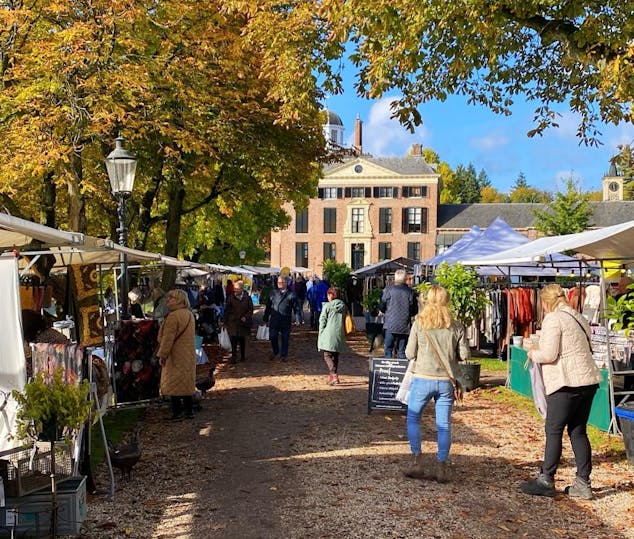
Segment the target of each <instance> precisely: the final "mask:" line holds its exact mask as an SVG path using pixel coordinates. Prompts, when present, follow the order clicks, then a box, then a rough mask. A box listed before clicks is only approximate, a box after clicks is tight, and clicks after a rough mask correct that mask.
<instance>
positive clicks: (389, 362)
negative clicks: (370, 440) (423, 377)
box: [368, 357, 409, 413]
mask: <svg viewBox="0 0 634 539" xmlns="http://www.w3.org/2000/svg"><path fill="white" fill-rule="evenodd" d="M408 363H409V361H408V360H407V359H390V358H388V357H371V358H370V378H369V384H368V413H370V412H371V411H372V410H397V411H401V410H402V411H405V409H406V408H407V406H406V405H405V404H402V403H400V402H398V401H397V400H394V397H396V393H397V392H398V388H399V386H400V385H401V381H402V380H403V376H404V375H405V371H406V370H407V365H408Z"/></svg>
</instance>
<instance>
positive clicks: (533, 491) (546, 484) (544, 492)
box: [520, 474, 555, 498]
mask: <svg viewBox="0 0 634 539" xmlns="http://www.w3.org/2000/svg"><path fill="white" fill-rule="evenodd" d="M520 490H521V491H522V492H523V493H524V494H530V495H531V496H548V497H549V498H552V497H553V496H554V495H555V482H554V481H553V480H552V478H550V477H549V476H547V475H545V474H539V475H538V476H537V477H536V478H535V479H531V480H530V481H524V482H523V483H522V484H521V485H520Z"/></svg>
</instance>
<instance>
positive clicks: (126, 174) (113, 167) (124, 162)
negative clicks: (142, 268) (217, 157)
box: [106, 136, 136, 318]
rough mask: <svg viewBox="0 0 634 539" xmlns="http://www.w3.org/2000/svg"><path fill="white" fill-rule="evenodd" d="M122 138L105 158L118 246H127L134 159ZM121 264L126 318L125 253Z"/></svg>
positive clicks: (123, 315) (126, 276) (122, 301)
mask: <svg viewBox="0 0 634 539" xmlns="http://www.w3.org/2000/svg"><path fill="white" fill-rule="evenodd" d="M124 140H125V139H124V138H123V137H121V136H119V137H117V138H116V139H115V148H114V150H112V152H110V155H108V157H106V169H107V171H108V178H110V187H111V189H112V194H113V195H114V196H115V198H116V199H117V200H118V202H119V205H118V207H117V215H118V217H119V228H117V232H118V233H119V244H120V245H122V246H123V247H127V246H128V228H127V226H126V220H125V217H126V215H125V214H126V211H125V210H126V199H127V198H128V197H129V196H130V195H131V194H132V188H133V187H134V175H135V174H136V157H134V156H133V155H132V154H131V153H130V152H129V151H128V150H126V149H125V148H124V147H123V142H124ZM119 260H120V262H121V287H120V289H121V316H122V318H128V257H127V255H126V254H125V253H121V254H120V256H119Z"/></svg>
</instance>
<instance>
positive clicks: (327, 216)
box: [324, 208, 337, 234]
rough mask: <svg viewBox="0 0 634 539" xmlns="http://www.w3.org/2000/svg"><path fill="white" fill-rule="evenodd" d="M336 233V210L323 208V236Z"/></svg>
mask: <svg viewBox="0 0 634 539" xmlns="http://www.w3.org/2000/svg"><path fill="white" fill-rule="evenodd" d="M335 232H337V208H324V234H334V233H335Z"/></svg>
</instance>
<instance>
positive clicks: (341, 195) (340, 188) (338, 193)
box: [337, 187, 343, 198]
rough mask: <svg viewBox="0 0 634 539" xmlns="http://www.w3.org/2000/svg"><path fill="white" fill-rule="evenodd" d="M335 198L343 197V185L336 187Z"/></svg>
mask: <svg viewBox="0 0 634 539" xmlns="http://www.w3.org/2000/svg"><path fill="white" fill-rule="evenodd" d="M337 198H343V187H337Z"/></svg>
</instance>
